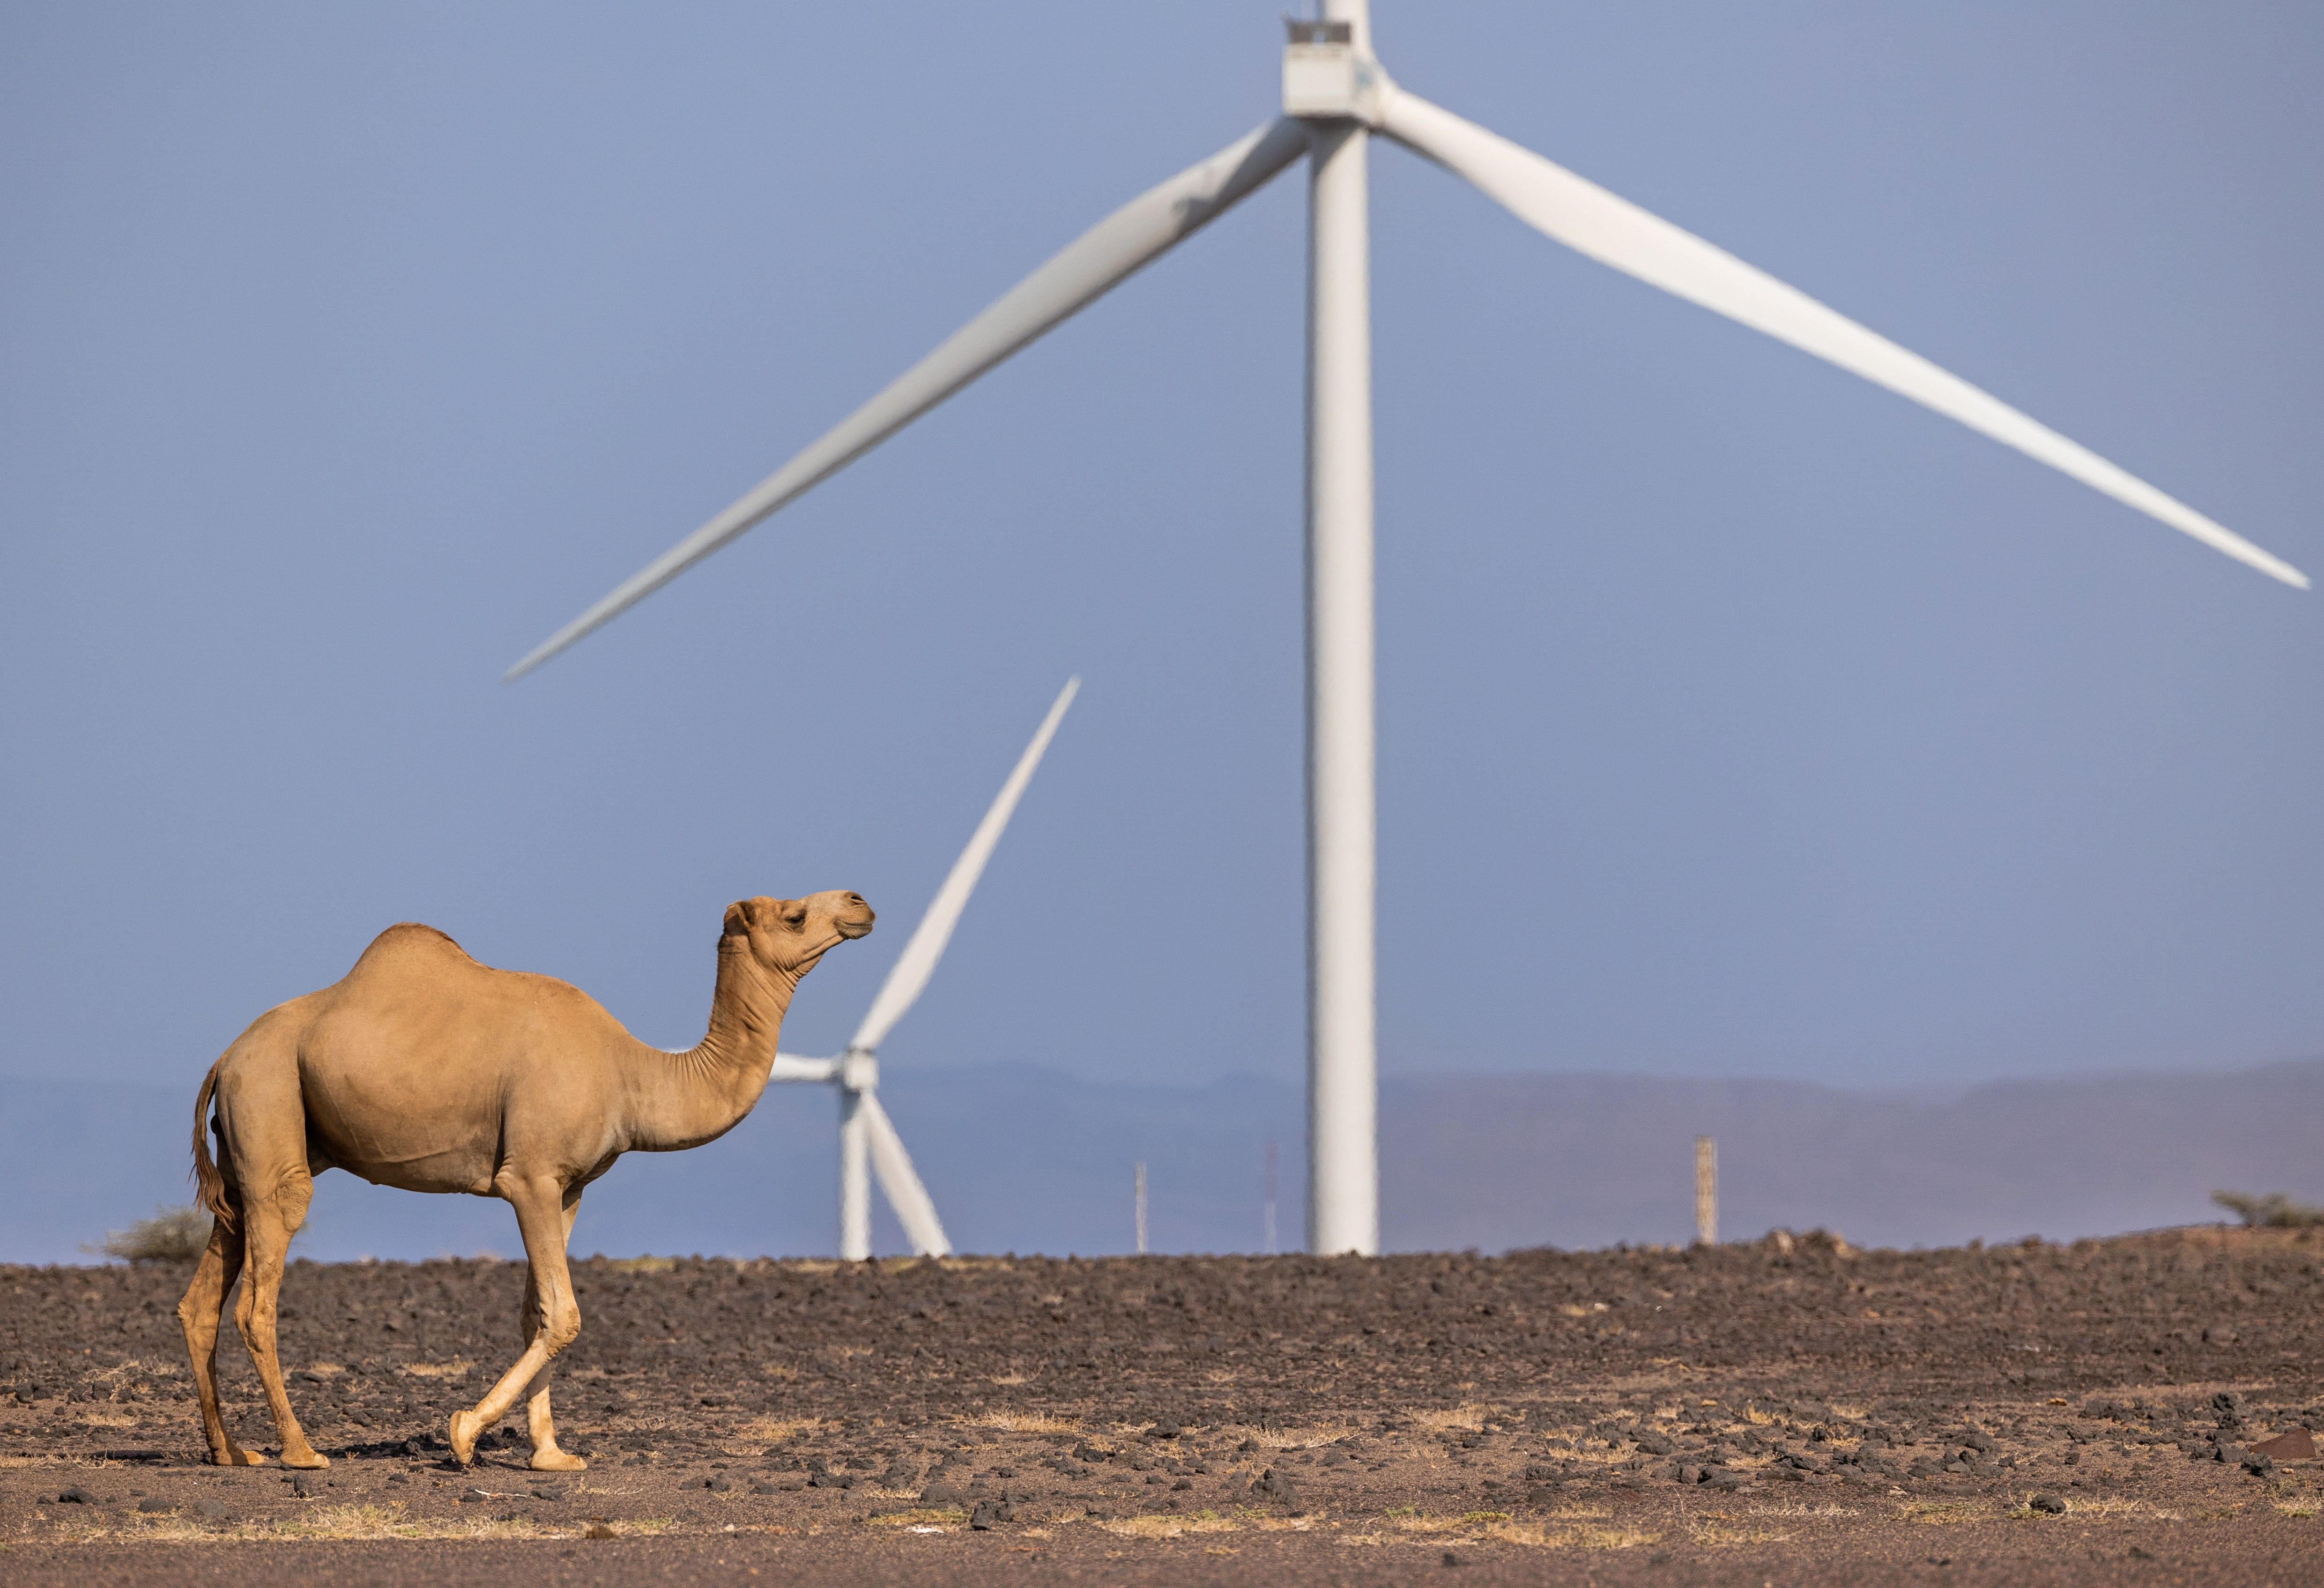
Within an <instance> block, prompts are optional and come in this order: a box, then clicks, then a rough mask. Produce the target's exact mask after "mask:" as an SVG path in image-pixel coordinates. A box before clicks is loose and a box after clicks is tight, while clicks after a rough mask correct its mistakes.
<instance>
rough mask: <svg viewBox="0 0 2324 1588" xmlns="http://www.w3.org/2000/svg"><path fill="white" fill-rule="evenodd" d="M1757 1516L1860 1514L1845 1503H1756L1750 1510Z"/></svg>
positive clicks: (1841, 1515)
mask: <svg viewBox="0 0 2324 1588" xmlns="http://www.w3.org/2000/svg"><path fill="white" fill-rule="evenodd" d="M1749 1514H1750V1515H1752V1516H1755V1517H1814V1518H1816V1519H1820V1520H1825V1521H1829V1520H1831V1519H1834V1518H1837V1517H1853V1516H1860V1515H1862V1514H1863V1513H1862V1512H1860V1511H1853V1510H1849V1509H1848V1507H1846V1506H1844V1505H1830V1504H1826V1505H1755V1506H1753V1507H1752V1508H1751V1510H1750V1513H1749Z"/></svg>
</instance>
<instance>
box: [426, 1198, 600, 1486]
mask: <svg viewBox="0 0 2324 1588" xmlns="http://www.w3.org/2000/svg"><path fill="white" fill-rule="evenodd" d="M499 1189H500V1194H501V1195H502V1196H503V1197H506V1198H507V1199H508V1202H509V1204H510V1205H511V1206H512V1207H514V1208H515V1209H516V1227H517V1230H518V1232H519V1233H521V1234H522V1235H523V1236H524V1255H525V1260H526V1261H528V1262H529V1263H530V1264H531V1272H530V1279H529V1283H528V1289H530V1290H531V1291H532V1292H533V1294H534V1295H535V1297H537V1299H536V1301H535V1305H534V1306H533V1307H532V1308H531V1309H530V1310H531V1311H532V1312H534V1313H535V1314H537V1315H538V1316H539V1319H540V1326H539V1328H538V1329H537V1330H535V1331H533V1334H532V1338H531V1339H530V1341H529V1342H527V1343H526V1345H525V1348H524V1354H523V1355H522V1356H520V1357H518V1358H517V1359H516V1365H515V1366H514V1367H512V1368H511V1369H509V1371H507V1372H505V1373H503V1374H502V1375H501V1379H500V1382H499V1383H497V1384H494V1385H493V1387H492V1390H491V1391H490V1392H489V1393H488V1394H486V1395H485V1397H484V1399H482V1400H480V1401H478V1402H477V1403H476V1406H475V1410H473V1411H456V1412H454V1413H453V1414H452V1426H451V1438H452V1454H453V1456H454V1457H455V1458H456V1459H457V1460H458V1462H459V1463H460V1464H461V1465H462V1466H466V1465H467V1464H468V1462H469V1460H470V1459H471V1458H472V1457H473V1456H474V1455H475V1450H476V1436H478V1435H479V1434H482V1433H483V1432H484V1430H485V1429H486V1428H489V1427H491V1426H493V1424H494V1423H497V1422H499V1421H500V1420H501V1419H502V1418H503V1417H506V1416H507V1415H508V1411H509V1408H511V1407H512V1406H514V1405H515V1404H516V1399H517V1397H518V1396H520V1395H521V1394H523V1393H524V1392H525V1390H527V1389H528V1388H529V1387H530V1385H531V1384H532V1383H533V1380H535V1379H536V1378H538V1377H539V1373H540V1371H541V1370H542V1369H543V1368H545V1367H547V1366H548V1365H549V1359H550V1358H552V1357H554V1356H555V1355H556V1354H557V1353H558V1352H560V1351H562V1350H564V1349H565V1348H566V1347H567V1345H570V1344H571V1343H573V1337H574V1336H575V1335H576V1334H580V1333H581V1309H580V1307H579V1306H576V1305H575V1303H574V1300H573V1281H572V1279H571V1277H570V1276H569V1275H567V1273H566V1271H565V1241H566V1237H567V1235H568V1234H570V1233H572V1228H573V1224H572V1220H571V1217H570V1215H569V1214H568V1212H567V1208H566V1205H565V1201H566V1192H565V1187H564V1186H563V1185H562V1184H560V1183H559V1182H558V1181H557V1180H555V1179H550V1178H546V1177H544V1178H539V1179H530V1180H516V1179H509V1180H507V1181H504V1182H503V1184H502V1185H501V1186H500V1187H499ZM568 1459H570V1458H568Z"/></svg>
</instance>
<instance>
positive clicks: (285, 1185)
mask: <svg viewBox="0 0 2324 1588" xmlns="http://www.w3.org/2000/svg"><path fill="white" fill-rule="evenodd" d="M314 1195H315V1182H314V1179H313V1177H311V1176H310V1175H309V1172H308V1170H307V1167H306V1166H305V1165H304V1164H301V1165H300V1166H299V1168H296V1169H295V1170H292V1171H291V1172H290V1173H288V1174H286V1175H284V1176H283V1177H282V1178H281V1181H280V1182H279V1183H278V1184H277V1185H276V1186H275V1188H274V1191H273V1193H272V1195H271V1196H255V1195H253V1194H252V1192H251V1190H250V1187H249V1186H247V1185H245V1186H244V1187H243V1203H242V1223H243V1238H244V1240H245V1241H246V1242H249V1245H250V1259H249V1260H250V1272H249V1275H248V1277H247V1278H246V1279H245V1280H244V1284H243V1287H242V1300H241V1302H240V1303H239V1304H238V1305H237V1306H235V1309H234V1321H235V1326H237V1327H238V1328H240V1329H241V1330H242V1343H244V1345H247V1346H248V1347H250V1360H251V1362H253V1363H254V1365H255V1366H256V1367H257V1369H258V1380H259V1382H260V1383H262V1384H263V1385H265V1386H266V1404H267V1406H268V1407H269V1408H271V1409H272V1411H273V1413H274V1428H275V1431H276V1432H277V1433H278V1434H280V1435H281V1438H282V1464H283V1465H284V1466H286V1467H327V1466H329V1465H330V1464H331V1462H330V1458H329V1457H328V1456H326V1455H323V1454H318V1452H317V1451H316V1449H315V1447H314V1446H313V1445H309V1444H308V1443H307V1431H306V1430H305V1429H303V1428H301V1427H300V1426H299V1414H298V1413H296V1412H294V1411H292V1410H291V1397H290V1396H289V1395H288V1394H286V1393H285V1392H284V1391H283V1389H282V1364H281V1362H280V1361H279V1360H277V1358H276V1357H275V1354H274V1309H275V1299H276V1297H278V1296H279V1295H280V1294H281V1289H282V1263H283V1259H284V1257H285V1255H286V1254H287V1253H288V1252H289V1251H290V1250H291V1236H293V1235H295V1234H297V1233H299V1226H300V1225H301V1224H303V1223H306V1222H307V1205H308V1203H309V1201H311V1200H313V1197H314Z"/></svg>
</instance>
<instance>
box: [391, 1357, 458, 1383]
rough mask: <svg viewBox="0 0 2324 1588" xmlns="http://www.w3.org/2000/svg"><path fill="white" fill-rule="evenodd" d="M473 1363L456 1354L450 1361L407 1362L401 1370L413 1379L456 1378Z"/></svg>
mask: <svg viewBox="0 0 2324 1588" xmlns="http://www.w3.org/2000/svg"><path fill="white" fill-rule="evenodd" d="M475 1365H476V1364H475V1362H470V1361H469V1360H468V1359H467V1358H466V1357H465V1356H456V1357H454V1358H453V1359H452V1360H451V1361H450V1362H405V1363H404V1364H403V1371H405V1372H407V1373H410V1375H411V1376H412V1377H413V1378H415V1379H457V1378H463V1377H465V1376H466V1374H467V1371H468V1370H469V1369H470V1368H472V1367H475Z"/></svg>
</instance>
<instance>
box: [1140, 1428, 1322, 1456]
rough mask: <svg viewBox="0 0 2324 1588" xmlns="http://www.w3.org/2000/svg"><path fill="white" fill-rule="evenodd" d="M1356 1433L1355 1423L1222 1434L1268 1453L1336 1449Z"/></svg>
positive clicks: (1239, 1430) (1259, 1429)
mask: <svg viewBox="0 0 2324 1588" xmlns="http://www.w3.org/2000/svg"><path fill="white" fill-rule="evenodd" d="M1123 1426H1126V1427H1131V1428H1145V1427H1148V1426H1151V1425H1149V1424H1146V1423H1136V1424H1124V1425H1123ZM1355 1431H1356V1425H1355V1424H1353V1423H1312V1424H1309V1425H1308V1426H1305V1427H1280V1426H1274V1425H1271V1424H1266V1423H1237V1424H1235V1425H1233V1426H1231V1427H1229V1428H1227V1429H1224V1430H1222V1433H1223V1436H1225V1437H1226V1438H1228V1439H1229V1440H1231V1441H1233V1442H1235V1443H1240V1441H1241V1440H1243V1439H1246V1438H1248V1439H1255V1440H1257V1441H1258V1442H1259V1446H1260V1447H1261V1448H1262V1449H1266V1450H1314V1449H1317V1448H1319V1447H1321V1446H1323V1445H1336V1444H1338V1443H1339V1442H1340V1441H1341V1440H1342V1439H1344V1438H1346V1437H1347V1436H1349V1435H1351V1434H1352V1433H1354V1432H1355Z"/></svg>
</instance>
